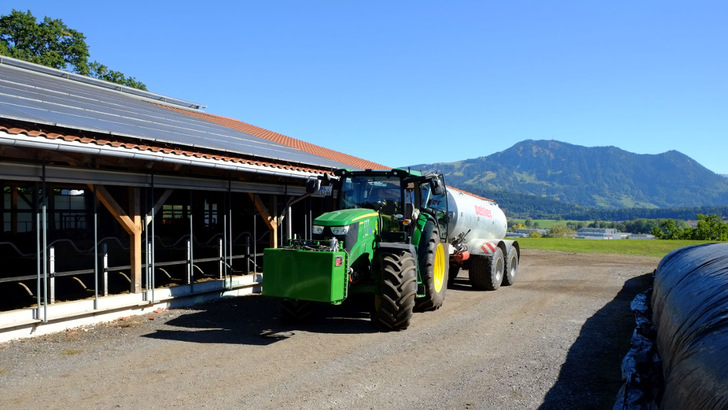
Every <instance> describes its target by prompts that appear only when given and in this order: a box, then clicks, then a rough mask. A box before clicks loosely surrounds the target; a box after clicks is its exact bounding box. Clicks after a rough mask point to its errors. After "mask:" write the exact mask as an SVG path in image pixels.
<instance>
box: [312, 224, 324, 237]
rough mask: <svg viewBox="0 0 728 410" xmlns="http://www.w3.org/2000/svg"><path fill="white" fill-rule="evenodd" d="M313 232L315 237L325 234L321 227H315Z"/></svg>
mask: <svg viewBox="0 0 728 410" xmlns="http://www.w3.org/2000/svg"><path fill="white" fill-rule="evenodd" d="M311 231H312V232H313V234H314V235H321V234H322V233H324V227H323V226H321V225H314V226H313V229H311Z"/></svg>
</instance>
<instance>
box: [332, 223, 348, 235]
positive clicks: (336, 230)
mask: <svg viewBox="0 0 728 410" xmlns="http://www.w3.org/2000/svg"><path fill="white" fill-rule="evenodd" d="M347 232H349V225H347V226H332V227H331V233H333V234H334V235H346V233H347Z"/></svg>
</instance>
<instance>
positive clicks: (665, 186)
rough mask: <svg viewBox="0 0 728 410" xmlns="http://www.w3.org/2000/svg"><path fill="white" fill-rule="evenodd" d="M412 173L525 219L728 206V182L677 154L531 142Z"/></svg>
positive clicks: (429, 166)
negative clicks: (439, 177)
mask: <svg viewBox="0 0 728 410" xmlns="http://www.w3.org/2000/svg"><path fill="white" fill-rule="evenodd" d="M411 167H412V169H416V170H422V171H425V172H441V173H443V174H444V175H445V179H446V181H447V183H448V185H452V186H455V187H458V188H461V189H464V190H467V191H470V192H473V193H476V194H479V195H482V196H486V197H490V198H493V199H495V200H496V202H498V203H500V204H501V206H502V207H503V208H505V209H507V210H508V209H511V210H512V211H513V212H518V213H524V212H525V213H529V211H532V212H541V211H545V212H548V213H550V214H561V215H565V214H569V213H574V212H578V211H580V210H583V209H585V208H587V209H588V208H597V209H622V208H645V209H655V208H688V207H690V208H692V207H704V206H721V205H727V204H728V179H726V178H724V177H722V176H720V175H718V174H715V173H714V172H711V171H710V170H708V169H707V168H705V167H703V166H702V165H700V164H699V163H697V162H696V161H694V160H693V159H691V158H690V157H688V156H686V155H684V154H681V153H680V152H677V151H668V152H665V153H662V154H657V155H646V154H634V153H631V152H627V151H624V150H622V149H619V148H616V147H583V146H579V145H572V144H567V143H563V142H559V141H543V140H540V141H534V140H527V141H522V142H519V143H518V144H516V145H514V146H513V147H511V148H509V149H507V150H505V151H501V152H498V153H495V154H492V155H489V156H487V157H480V158H473V159H466V160H462V161H458V162H451V163H437V164H420V165H413V166H411Z"/></svg>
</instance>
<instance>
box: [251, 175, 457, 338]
mask: <svg viewBox="0 0 728 410" xmlns="http://www.w3.org/2000/svg"><path fill="white" fill-rule="evenodd" d="M334 175H335V177H334V178H331V179H328V178H327V179H326V180H324V182H323V184H324V186H323V187H321V186H320V185H321V181H320V180H317V181H315V183H314V184H310V185H311V189H310V191H324V192H327V193H329V192H330V194H331V195H332V199H333V201H332V202H333V211H331V212H327V213H324V214H323V215H321V216H319V217H318V218H315V219H314V221H313V229H312V230H313V232H312V239H311V240H289V241H288V243H287V245H286V246H285V247H282V248H269V249H266V250H265V253H264V262H263V263H264V264H263V295H264V296H272V297H278V298H282V305H281V307H282V308H281V312H282V315H283V319H286V320H293V321H296V320H300V319H303V318H305V317H306V316H308V315H309V314H310V312H311V303H312V302H325V303H329V304H334V305H338V304H341V303H342V302H344V301H345V300H346V299H347V298H348V297H350V296H353V295H355V294H365V295H373V308H372V320H373V322H374V323H375V324H376V325H377V326H378V327H379V328H381V329H383V330H403V329H406V328H407V327H408V326H409V324H410V319H411V318H412V314H413V311H414V310H419V311H427V310H435V309H438V308H439V307H440V306H441V305H442V303H443V301H444V299H445V291H446V290H447V282H448V278H447V276H448V266H449V264H448V242H447V238H448V226H447V220H448V218H447V192H446V188H445V184H444V181H443V178H442V175H422V174H420V173H417V172H411V171H408V170H403V169H393V170H382V171H379V170H366V171H349V170H337V171H335V172H334ZM322 188H323V189H322Z"/></svg>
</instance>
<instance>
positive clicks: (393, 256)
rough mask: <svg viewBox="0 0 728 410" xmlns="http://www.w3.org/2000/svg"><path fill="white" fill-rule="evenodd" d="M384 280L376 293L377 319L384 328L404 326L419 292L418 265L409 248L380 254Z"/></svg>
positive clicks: (406, 325)
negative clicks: (416, 265)
mask: <svg viewBox="0 0 728 410" xmlns="http://www.w3.org/2000/svg"><path fill="white" fill-rule="evenodd" d="M379 272H380V275H381V279H382V283H381V285H380V288H379V292H378V293H377V294H376V295H375V296H374V315H373V317H372V319H373V320H374V323H375V324H376V325H377V326H378V327H379V328H380V329H383V330H404V329H407V327H408V326H409V324H410V319H412V312H413V308H414V306H415V296H416V294H417V269H416V267H415V259H414V257H413V256H412V254H410V253H409V252H406V251H399V250H391V251H390V250H384V251H381V252H380V254H379Z"/></svg>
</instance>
